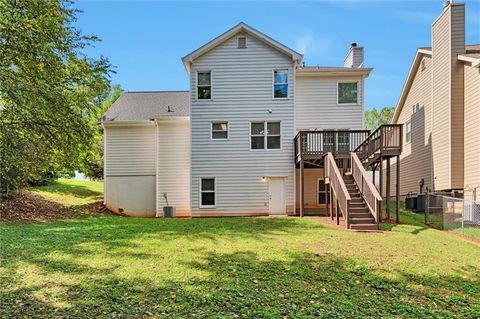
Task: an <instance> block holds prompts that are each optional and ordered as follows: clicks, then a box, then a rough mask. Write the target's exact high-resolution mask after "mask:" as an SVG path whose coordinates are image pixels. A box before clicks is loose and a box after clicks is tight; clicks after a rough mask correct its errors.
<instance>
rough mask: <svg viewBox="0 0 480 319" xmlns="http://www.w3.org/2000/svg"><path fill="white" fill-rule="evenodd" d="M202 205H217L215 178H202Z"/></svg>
mask: <svg viewBox="0 0 480 319" xmlns="http://www.w3.org/2000/svg"><path fill="white" fill-rule="evenodd" d="M200 207H215V178H212V177H208V178H200Z"/></svg>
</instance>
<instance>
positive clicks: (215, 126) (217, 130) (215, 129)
mask: <svg viewBox="0 0 480 319" xmlns="http://www.w3.org/2000/svg"><path fill="white" fill-rule="evenodd" d="M211 128H212V140H226V139H228V122H212V126H211Z"/></svg>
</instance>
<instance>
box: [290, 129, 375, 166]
mask: <svg viewBox="0 0 480 319" xmlns="http://www.w3.org/2000/svg"><path fill="white" fill-rule="evenodd" d="M369 133H370V131H369V130H321V131H299V132H298V133H297V135H296V136H295V156H296V159H297V160H298V159H299V158H300V156H302V155H305V156H309V155H313V156H320V157H321V156H323V155H324V154H326V153H327V152H331V153H333V154H334V155H339V154H344V155H346V156H348V154H350V152H353V151H354V150H355V149H356V148H358V146H359V145H361V144H362V142H363V141H364V140H365V139H366V138H367V137H368V134H369Z"/></svg>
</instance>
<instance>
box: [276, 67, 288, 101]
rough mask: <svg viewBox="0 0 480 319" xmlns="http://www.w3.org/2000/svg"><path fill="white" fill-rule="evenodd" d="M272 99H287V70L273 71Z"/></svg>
mask: <svg viewBox="0 0 480 319" xmlns="http://www.w3.org/2000/svg"><path fill="white" fill-rule="evenodd" d="M273 97H274V98H276V99H278V98H287V97H288V70H275V71H273Z"/></svg>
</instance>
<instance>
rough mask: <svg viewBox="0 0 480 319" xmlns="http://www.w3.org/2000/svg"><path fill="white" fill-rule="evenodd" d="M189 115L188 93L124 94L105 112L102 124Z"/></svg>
mask: <svg viewBox="0 0 480 319" xmlns="http://www.w3.org/2000/svg"><path fill="white" fill-rule="evenodd" d="M189 115H190V96H189V92H188V91H164V92H162V91H158V92H124V93H123V94H122V95H121V96H120V97H119V98H118V99H117V100H116V101H115V103H113V104H112V106H111V107H110V108H109V109H108V110H107V112H105V115H104V116H103V117H102V122H118V121H145V120H150V119H155V118H159V117H170V116H171V117H175V116H189Z"/></svg>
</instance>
